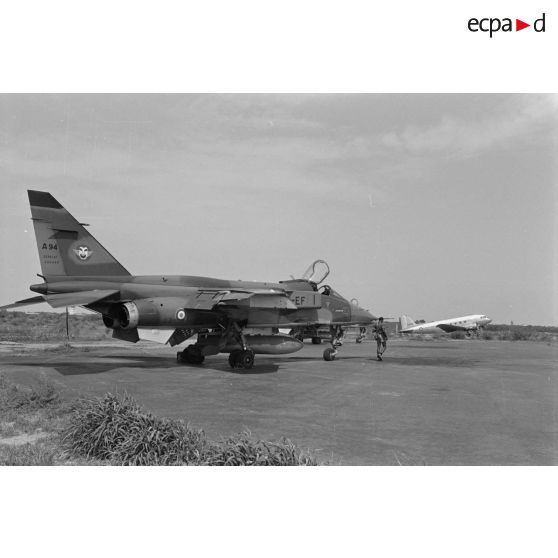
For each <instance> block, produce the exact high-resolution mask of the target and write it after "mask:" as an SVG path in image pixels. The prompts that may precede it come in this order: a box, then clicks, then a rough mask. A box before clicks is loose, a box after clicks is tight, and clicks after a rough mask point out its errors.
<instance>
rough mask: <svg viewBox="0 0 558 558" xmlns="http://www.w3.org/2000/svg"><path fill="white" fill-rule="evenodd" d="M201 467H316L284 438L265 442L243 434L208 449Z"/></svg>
mask: <svg viewBox="0 0 558 558" xmlns="http://www.w3.org/2000/svg"><path fill="white" fill-rule="evenodd" d="M203 465H316V461H315V459H313V458H312V457H310V456H308V455H305V454H303V453H301V452H299V451H298V450H297V448H296V446H295V445H294V444H293V443H292V442H291V441H289V440H287V439H286V438H282V439H281V440H280V441H279V442H265V441H263V440H254V439H252V437H251V434H250V433H249V432H243V433H242V434H237V435H236V436H231V437H230V438H228V439H226V440H224V441H223V442H222V443H221V444H214V445H212V446H211V447H210V448H208V451H207V453H206V455H205V457H204V462H203Z"/></svg>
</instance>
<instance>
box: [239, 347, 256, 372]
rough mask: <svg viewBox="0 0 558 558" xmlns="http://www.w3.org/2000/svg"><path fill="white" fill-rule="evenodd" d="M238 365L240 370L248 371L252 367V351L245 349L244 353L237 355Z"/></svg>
mask: <svg viewBox="0 0 558 558" xmlns="http://www.w3.org/2000/svg"><path fill="white" fill-rule="evenodd" d="M238 363H239V365H240V366H241V367H242V368H246V370H249V369H250V368H252V367H253V366H254V351H251V350H250V349H247V350H246V351H241V352H240V354H239V355H238Z"/></svg>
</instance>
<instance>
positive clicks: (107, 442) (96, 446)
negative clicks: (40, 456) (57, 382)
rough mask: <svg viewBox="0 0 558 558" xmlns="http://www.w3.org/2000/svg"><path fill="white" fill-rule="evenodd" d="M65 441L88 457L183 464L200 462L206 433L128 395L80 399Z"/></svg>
mask: <svg viewBox="0 0 558 558" xmlns="http://www.w3.org/2000/svg"><path fill="white" fill-rule="evenodd" d="M63 442H64V444H65V445H66V446H67V447H68V448H69V449H70V450H71V451H73V452H75V453H77V454H81V455H84V456H87V457H94V458H98V459H109V460H111V461H113V462H115V463H117V464H121V465H181V464H187V463H190V462H192V461H197V460H199V457H200V452H201V450H203V446H204V435H203V432H202V431H195V430H192V429H191V428H190V427H189V426H188V425H185V424H184V423H182V422H179V421H173V420H170V419H164V418H158V417H156V416H154V415H152V414H151V413H146V412H143V411H142V409H141V408H140V406H139V405H138V404H137V403H136V401H135V400H134V399H133V398H132V397H130V396H129V395H126V394H125V395H123V396H121V395H113V394H111V393H107V394H106V395H105V396H104V397H102V398H93V399H79V400H78V401H77V402H76V403H75V405H74V407H73V409H72V414H71V417H70V426H69V427H68V429H67V430H66V431H65V433H64V437H63Z"/></svg>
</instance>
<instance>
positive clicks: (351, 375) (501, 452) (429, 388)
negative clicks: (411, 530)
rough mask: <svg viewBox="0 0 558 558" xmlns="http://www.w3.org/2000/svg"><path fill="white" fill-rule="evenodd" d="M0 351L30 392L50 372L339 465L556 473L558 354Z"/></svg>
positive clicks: (391, 347) (506, 348)
mask: <svg viewBox="0 0 558 558" xmlns="http://www.w3.org/2000/svg"><path fill="white" fill-rule="evenodd" d="M73 345H74V348H73V349H71V350H69V351H67V350H61V349H60V348H57V347H52V346H50V347H49V346H45V345H39V344H37V345H29V344H18V343H0V373H2V374H4V375H5V376H6V377H7V378H9V379H11V380H13V381H15V382H17V383H20V384H27V385H31V384H33V383H34V382H36V381H38V380H39V378H40V377H41V376H43V375H46V376H47V377H48V378H50V379H51V380H53V381H54V382H55V383H57V384H58V385H59V386H60V388H61V389H62V391H63V393H64V395H65V397H68V398H70V397H71V398H73V397H75V396H76V395H78V394H90V395H102V394H104V393H106V392H107V391H112V392H114V391H118V392H124V391H126V392H128V393H129V394H131V395H133V396H134V397H135V398H136V399H137V400H138V401H139V402H140V403H141V404H142V405H143V406H144V407H145V408H146V409H147V410H149V411H151V412H153V413H155V414H157V415H159V416H166V417H172V418H181V419H185V420H187V421H188V422H190V424H191V425H192V426H194V427H196V428H202V429H203V430H205V432H206V433H207V435H208V437H209V438H212V439H219V438H220V437H222V436H228V435H230V434H234V433H237V432H240V431H242V430H245V429H248V430H250V431H251V432H252V434H253V435H254V436H257V437H259V438H265V439H269V440H272V439H278V438H280V437H282V436H286V437H287V438H289V439H291V440H292V441H293V442H294V443H295V444H297V446H298V447H300V448H302V449H307V450H310V451H311V452H312V453H313V455H315V456H316V457H317V458H318V460H319V461H321V462H328V463H329V464H332V465H555V464H557V463H558V397H557V396H558V389H557V379H558V378H557V369H558V367H557V365H556V363H557V361H558V360H557V357H558V345H556V344H552V345H551V344H545V343H537V342H525V341H517V342H509V341H483V340H452V339H444V340H430V341H427V340H425V341H419V340H408V339H393V340H390V343H389V344H388V351H387V352H386V354H385V360H384V361H383V362H378V361H377V360H376V359H375V343H372V342H365V343H363V344H361V345H357V344H355V343H354V342H352V341H348V342H346V343H345V345H344V346H343V347H342V348H341V351H340V353H339V356H338V359H337V360H335V361H334V362H325V361H323V360H322V351H323V349H324V348H325V346H326V345H311V344H309V343H306V344H305V346H304V348H303V349H302V350H301V351H300V352H298V353H294V354H292V355H285V356H277V357H270V356H263V355H257V356H256V364H255V367H254V368H253V369H252V370H249V371H240V370H232V369H231V368H230V367H229V364H228V361H227V355H218V356H214V357H208V358H207V359H206V361H205V363H204V364H203V365H201V366H188V365H182V364H177V363H176V360H175V354H176V350H174V351H173V350H172V349H170V348H169V347H161V346H157V345H154V344H150V343H146V344H138V345H130V344H124V343H121V342H106V343H93V342H92V343H81V344H80V343H75V344H73Z"/></svg>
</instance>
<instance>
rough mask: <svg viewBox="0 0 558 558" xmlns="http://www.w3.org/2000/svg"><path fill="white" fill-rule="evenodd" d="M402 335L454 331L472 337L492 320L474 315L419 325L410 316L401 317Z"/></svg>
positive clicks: (480, 315)
mask: <svg viewBox="0 0 558 558" xmlns="http://www.w3.org/2000/svg"><path fill="white" fill-rule="evenodd" d="M399 321H400V324H401V330H400V332H401V333H440V331H443V332H444V333H451V332H452V331H464V332H465V333H466V334H468V335H471V334H472V333H473V332H476V331H480V329H481V328H483V327H484V326H485V325H486V324H489V323H490V322H491V321H492V320H491V319H490V318H489V317H488V316H484V315H482V314H472V315H471V316H460V317H459V318H450V319H448V320H438V321H437V322H427V323H419V324H417V323H416V322H415V321H414V320H413V319H412V318H409V316H401V318H400V319H399Z"/></svg>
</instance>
